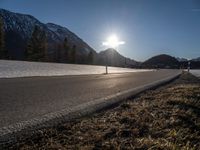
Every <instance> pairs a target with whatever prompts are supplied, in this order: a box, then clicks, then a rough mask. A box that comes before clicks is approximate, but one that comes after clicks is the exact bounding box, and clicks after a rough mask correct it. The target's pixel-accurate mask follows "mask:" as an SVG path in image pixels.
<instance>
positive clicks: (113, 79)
mask: <svg viewBox="0 0 200 150" xmlns="http://www.w3.org/2000/svg"><path fill="white" fill-rule="evenodd" d="M179 72H180V71H179V70H157V71H150V72H138V73H136V72H135V73H123V74H109V75H80V76H57V77H30V78H29V77H27V78H12V79H0V85H1V86H0V128H1V127H5V126H9V125H12V124H15V123H17V122H21V121H26V120H29V119H33V118H36V117H40V116H43V115H45V114H48V113H52V112H55V111H59V110H62V109H68V108H69V109H70V108H73V107H76V106H78V105H80V104H84V103H88V102H92V101H94V100H95V99H99V98H103V97H106V96H109V95H113V94H116V93H119V92H123V91H125V90H128V89H131V88H137V87H139V86H143V85H146V84H149V83H152V82H155V81H158V80H161V79H164V78H167V77H171V76H173V75H177V74H178V73H179Z"/></svg>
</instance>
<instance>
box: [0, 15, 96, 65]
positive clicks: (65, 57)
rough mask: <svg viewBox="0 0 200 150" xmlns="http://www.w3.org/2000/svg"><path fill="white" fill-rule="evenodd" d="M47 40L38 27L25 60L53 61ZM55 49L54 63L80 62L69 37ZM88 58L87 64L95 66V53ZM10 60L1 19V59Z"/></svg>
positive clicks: (25, 54)
mask: <svg viewBox="0 0 200 150" xmlns="http://www.w3.org/2000/svg"><path fill="white" fill-rule="evenodd" d="M47 40H48V39H47V35H46V32H45V31H44V29H42V28H41V27H39V26H37V25H36V26H35V27H34V29H33V32H32V34H31V37H30V39H29V40H28V43H27V46H26V48H25V51H24V56H25V58H24V59H25V60H28V61H52V59H50V58H49V52H48V41H47ZM55 49H56V50H55V53H54V60H53V61H55V62H64V63H79V62H80V61H79V57H81V56H79V55H78V53H77V46H76V45H73V46H70V44H69V41H68V39H67V37H66V38H64V41H63V42H61V43H59V44H58V45H57V47H56V48H55ZM86 57H87V58H86V63H88V64H93V59H94V54H93V52H92V51H90V52H89V53H88V55H87V56H86ZM9 58H10V57H9V52H8V50H7V49H6V46H5V32H4V24H3V20H2V18H0V59H9Z"/></svg>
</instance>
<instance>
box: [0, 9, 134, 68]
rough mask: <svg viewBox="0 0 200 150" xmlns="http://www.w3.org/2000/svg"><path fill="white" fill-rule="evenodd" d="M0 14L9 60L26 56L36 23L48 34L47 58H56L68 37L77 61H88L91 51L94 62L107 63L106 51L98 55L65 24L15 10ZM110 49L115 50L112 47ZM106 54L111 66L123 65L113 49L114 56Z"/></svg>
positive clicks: (0, 12) (1, 10) (21, 58)
mask: <svg viewBox="0 0 200 150" xmlns="http://www.w3.org/2000/svg"><path fill="white" fill-rule="evenodd" d="M0 17H1V18H2V21H3V25H4V26H3V29H4V32H5V43H6V44H5V47H6V49H8V53H9V56H10V58H12V59H15V60H24V59H25V56H24V54H25V50H26V47H27V43H28V41H29V40H30V38H31V35H32V33H33V30H34V27H35V26H38V27H39V28H40V29H42V30H43V31H44V32H45V34H46V36H47V43H48V44H47V46H48V48H47V49H48V57H49V61H53V62H56V58H55V57H56V54H57V52H58V47H59V46H60V45H62V44H63V41H64V39H65V38H67V41H68V45H69V47H73V45H75V46H76V56H77V63H88V62H87V56H88V54H89V53H90V52H92V54H93V64H99V65H101V64H105V63H106V62H105V60H102V58H103V57H106V56H104V54H105V55H106V54H107V53H106V52H107V51H109V50H106V51H105V52H100V53H99V54H98V53H97V52H96V51H95V50H94V49H93V48H91V47H90V46H89V45H88V44H87V43H86V42H84V41H83V40H82V39H81V38H79V37H78V36H77V35H76V34H74V33H73V32H71V31H70V30H68V29H67V28H65V27H62V26H60V25H57V24H54V23H47V24H44V23H42V22H40V21H39V20H37V19H36V18H35V17H33V16H31V15H26V14H20V13H14V12H10V11H8V10H5V9H0ZM112 52H114V51H113V50H112ZM63 55H64V54H63ZM62 57H64V56H62ZM107 57H108V60H112V62H116V64H115V63H111V64H112V66H124V62H122V61H118V60H116V58H120V60H121V59H123V60H124V59H125V57H124V56H122V55H120V54H119V53H118V52H117V51H115V53H114V57H113V55H109V56H107ZM126 59H127V60H128V62H129V63H130V65H132V64H135V63H136V61H134V60H132V59H130V58H126ZM63 62H64V61H63Z"/></svg>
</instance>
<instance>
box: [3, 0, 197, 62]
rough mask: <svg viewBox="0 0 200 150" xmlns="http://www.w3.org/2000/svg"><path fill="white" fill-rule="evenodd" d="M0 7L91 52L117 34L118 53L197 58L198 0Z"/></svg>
mask: <svg viewBox="0 0 200 150" xmlns="http://www.w3.org/2000/svg"><path fill="white" fill-rule="evenodd" d="M0 8H4V9H8V10H10V11H14V12H19V13H26V14H31V15H33V16H35V17H36V18H38V19H39V20H40V21H41V22H44V23H48V22H52V23H56V24H59V25H62V26H65V27H67V28H68V29H69V30H71V31H72V32H74V33H76V34H77V35H78V36H79V37H80V38H82V39H83V40H84V41H86V42H87V43H88V44H89V45H90V46H91V47H93V48H94V49H95V50H96V51H100V50H103V49H105V46H102V42H103V41H105V40H106V39H107V37H108V36H109V35H111V34H116V35H117V36H118V37H119V39H121V40H123V41H125V42H126V44H124V45H121V46H120V47H118V49H117V50H118V51H119V52H120V53H121V54H123V55H125V56H127V57H130V58H133V59H136V60H139V61H143V60H145V59H147V58H149V57H151V56H153V55H156V54H161V53H166V54H170V55H172V56H179V57H185V58H195V57H200V0H0Z"/></svg>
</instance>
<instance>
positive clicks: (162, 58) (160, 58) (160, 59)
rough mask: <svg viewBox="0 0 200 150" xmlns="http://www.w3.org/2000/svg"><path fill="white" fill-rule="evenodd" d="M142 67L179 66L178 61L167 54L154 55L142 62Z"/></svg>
mask: <svg viewBox="0 0 200 150" xmlns="http://www.w3.org/2000/svg"><path fill="white" fill-rule="evenodd" d="M142 66H143V67H144V68H179V61H178V60H177V59H176V58H174V57H172V56H169V55H166V54H161V55H157V56H154V57H152V58H150V59H148V60H147V61H145V62H143V63H142Z"/></svg>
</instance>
